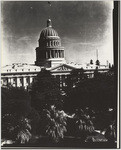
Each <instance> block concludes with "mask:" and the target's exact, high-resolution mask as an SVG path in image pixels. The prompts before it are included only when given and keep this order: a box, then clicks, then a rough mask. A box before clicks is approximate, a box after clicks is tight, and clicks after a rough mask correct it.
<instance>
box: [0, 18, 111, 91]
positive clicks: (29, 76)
mask: <svg viewBox="0 0 121 150" xmlns="http://www.w3.org/2000/svg"><path fill="white" fill-rule="evenodd" d="M35 51H36V61H35V64H26V63H14V64H12V65H6V66H4V67H2V69H1V86H4V87H6V86H8V85H12V86H14V87H24V88H25V89H27V87H28V86H29V85H30V84H31V83H32V82H33V81H34V79H35V77H36V76H37V74H38V73H39V72H40V71H41V70H42V69H43V68H45V69H46V70H49V71H50V72H51V74H52V75H53V76H55V77H56V78H58V79H59V80H60V86H61V87H62V86H65V82H64V81H65V79H66V78H67V77H68V76H69V75H70V73H71V71H72V70H74V69H81V68H83V69H84V73H85V74H86V75H87V77H88V78H93V76H94V71H95V69H98V71H99V72H107V71H108V70H109V64H106V65H100V63H99V64H95V63H89V64H84V65H81V64H74V63H67V62H66V60H65V51H64V47H63V46H62V45H61V38H60V37H59V35H58V33H57V32H56V30H54V29H53V27H52V22H51V19H48V20H47V27H46V28H44V29H43V30H42V31H41V33H40V37H39V40H38V47H36V49H35ZM97 61H99V60H98V59H97Z"/></svg>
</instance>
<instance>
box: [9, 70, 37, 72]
mask: <svg viewBox="0 0 121 150" xmlns="http://www.w3.org/2000/svg"><path fill="white" fill-rule="evenodd" d="M11 71H13V70H11V69H7V72H11ZM15 71H20V69H18V70H17V69H15ZM21 71H38V69H34V70H33V69H32V70H31V69H22V70H21Z"/></svg>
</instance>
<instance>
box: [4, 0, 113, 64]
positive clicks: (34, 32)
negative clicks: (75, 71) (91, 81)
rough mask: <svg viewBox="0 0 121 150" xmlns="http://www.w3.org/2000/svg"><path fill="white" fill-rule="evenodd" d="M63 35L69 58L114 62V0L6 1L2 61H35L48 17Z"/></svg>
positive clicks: (70, 60)
mask: <svg viewBox="0 0 121 150" xmlns="http://www.w3.org/2000/svg"><path fill="white" fill-rule="evenodd" d="M49 17H50V18H51V20H52V26H53V28H54V29H55V30H56V31H57V32H58V34H59V36H60V37H61V39H62V46H64V47H65V54H66V60H67V62H75V63H80V64H84V63H88V62H89V61H90V59H93V60H94V61H95V60H96V49H98V55H99V60H100V61H101V64H106V61H107V60H108V61H109V62H111V63H113V42H112V2H111V1H110V2H104V1H66V2H62V1H53V2H51V7H50V6H49V5H48V2H47V1H43V2H41V1H34V2H32V1H16V2H15V1H11V2H10V1H4V2H2V25H3V26H2V32H3V33H2V35H3V42H2V65H6V64H10V63H15V62H22V63H23V62H27V63H31V64H32V63H34V61H35V59H36V52H35V48H36V47H37V46H38V39H39V36H40V32H41V30H42V29H43V28H45V27H46V21H47V19H48V18H49Z"/></svg>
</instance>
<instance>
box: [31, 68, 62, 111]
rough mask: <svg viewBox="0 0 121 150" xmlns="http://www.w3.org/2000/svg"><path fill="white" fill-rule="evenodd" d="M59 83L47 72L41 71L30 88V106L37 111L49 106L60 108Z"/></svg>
mask: <svg viewBox="0 0 121 150" xmlns="http://www.w3.org/2000/svg"><path fill="white" fill-rule="evenodd" d="M61 104H62V96H61V91H60V88H59V81H58V80H57V79H56V78H54V77H53V76H52V75H51V74H50V72H49V71H47V70H42V71H41V72H40V73H39V74H38V75H37V78H36V80H35V82H34V83H33V84H32V87H31V105H32V107H34V108H35V109H36V110H38V111H42V110H43V109H45V108H47V107H49V106H50V105H56V106H58V107H59V106H61Z"/></svg>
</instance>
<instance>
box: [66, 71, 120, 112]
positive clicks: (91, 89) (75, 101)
mask: <svg viewBox="0 0 121 150" xmlns="http://www.w3.org/2000/svg"><path fill="white" fill-rule="evenodd" d="M108 74H109V73H108ZM108 74H101V73H98V72H97V73H96V76H95V77H94V78H89V79H86V78H85V79H83V80H80V82H78V84H77V86H76V87H75V88H71V87H68V88H66V91H65V92H66V100H65V108H67V107H68V109H69V107H70V110H74V109H76V108H80V107H81V108H84V107H91V108H92V109H97V110H106V109H108V108H116V104H117V101H116V89H115V78H114V75H108ZM69 86H70V85H69ZM68 104H69V105H68Z"/></svg>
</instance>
